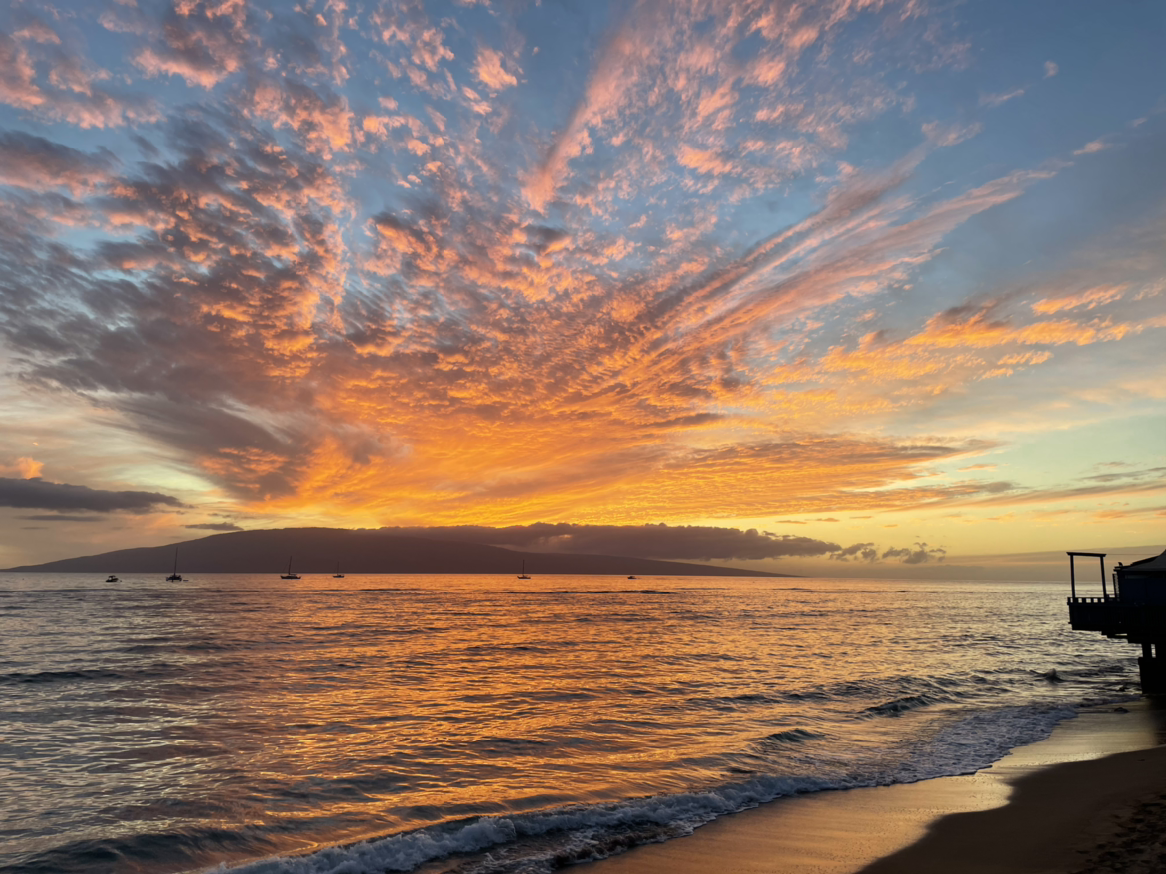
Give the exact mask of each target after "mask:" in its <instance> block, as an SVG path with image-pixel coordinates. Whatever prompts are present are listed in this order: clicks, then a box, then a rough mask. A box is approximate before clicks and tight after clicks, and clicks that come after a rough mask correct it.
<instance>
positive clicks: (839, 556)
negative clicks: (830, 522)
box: [830, 520, 879, 562]
mask: <svg viewBox="0 0 1166 874" xmlns="http://www.w3.org/2000/svg"><path fill="white" fill-rule="evenodd" d="M834 521H837V520H834ZM878 557H879V551H878V550H877V549H876V548H875V545H874V544H873V543H852V544H850V546H848V547H846V548H845V549H840V550H838V552H836V553H834V554H833V555H831V556H830V558H832V559H834V560H835V561H852V560H853V561H870V562H873V561H876V560H877V559H878Z"/></svg>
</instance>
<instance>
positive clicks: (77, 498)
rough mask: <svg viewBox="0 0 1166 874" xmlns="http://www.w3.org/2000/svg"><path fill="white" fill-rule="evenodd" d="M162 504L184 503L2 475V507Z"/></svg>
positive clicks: (97, 508) (140, 508)
mask: <svg viewBox="0 0 1166 874" xmlns="http://www.w3.org/2000/svg"><path fill="white" fill-rule="evenodd" d="M159 506H164V507H181V506H184V505H183V503H182V502H181V501H180V500H178V498H175V497H172V496H171V495H163V494H161V493H160V492H130V491H126V492H114V491H106V490H104V489H91V488H89V486H74V485H70V484H68V483H51V482H47V481H46V480H43V479H41V478H40V477H34V478H32V479H12V478H11V477H0V507H20V508H22V509H29V510H89V511H90V512H95V513H111V512H114V511H116V510H128V511H130V512H137V513H146V512H149V511H151V510H154V509H155V508H157V507H159ZM54 518H59V517H54Z"/></svg>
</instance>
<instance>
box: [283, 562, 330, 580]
mask: <svg viewBox="0 0 1166 874" xmlns="http://www.w3.org/2000/svg"><path fill="white" fill-rule="evenodd" d="M287 569H288V570H289V571H290V570H291V562H290V561H289V562H288V564H287ZM332 577H333V579H337V580H341V579H344V574H342V573H340V559H336V573H334V574H332Z"/></svg>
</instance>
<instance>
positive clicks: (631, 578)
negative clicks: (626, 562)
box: [628, 574, 639, 580]
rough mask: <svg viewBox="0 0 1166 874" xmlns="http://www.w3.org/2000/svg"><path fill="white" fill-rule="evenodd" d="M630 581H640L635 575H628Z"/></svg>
mask: <svg viewBox="0 0 1166 874" xmlns="http://www.w3.org/2000/svg"><path fill="white" fill-rule="evenodd" d="M628 579H629V580H638V579H639V577H637V576H636V575H635V574H628Z"/></svg>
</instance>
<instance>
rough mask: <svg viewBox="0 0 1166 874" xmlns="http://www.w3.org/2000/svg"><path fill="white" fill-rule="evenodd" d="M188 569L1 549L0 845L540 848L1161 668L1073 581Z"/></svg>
mask: <svg viewBox="0 0 1166 874" xmlns="http://www.w3.org/2000/svg"><path fill="white" fill-rule="evenodd" d="M161 576H162V575H160V574H159V575H158V577H159V578H157V579H155V578H152V577H150V578H147V577H144V576H143V577H130V578H129V579H127V580H125V581H124V582H122V583H120V584H118V585H108V584H104V583H101V584H98V583H96V582H91V581H89V580H87V579H86V578H85V577H84V576H83V575H78V574H28V575H23V576H20V575H6V576H2V577H0V639H3V640H4V646H3V649H0V700H2V701H3V706H2V707H0V720H2V727H0V785H2V786H3V787H4V791H3V793H2V797H0V811H2V812H3V815H2V816H0V872H4V874H16V872H19V874H33V872H36V874H49V872H53V874H72V872H86V874H102V872H109V874H115V872H116V874H127V872H133V874H138V872H149V874H171V872H185V871H207V870H220V871H234V872H248V874H293V872H294V874H328V872H337V874H338V872H346V874H362V872H368V874H374V872H375V874H379V872H383V871H402V872H409V871H415V870H417V869H419V868H424V870H425V874H436V872H451V874H452V872H456V874H500V872H514V874H519V872H522V874H539V872H550V871H554V870H556V869H558V868H561V867H563V866H565V865H568V864H571V863H573V862H578V861H583V860H588V859H596V858H602V857H604V856H608V855H611V854H613V853H618V852H621V851H623V850H625V849H627V848H629V847H632V846H635V845H637V844H642V843H646V842H651V841H659V840H666V839H668V838H671V837H676V836H680V835H684V834H688V833H690V832H691V831H692V830H693V829H694V828H697V827H699V826H700V825H702V824H704V823H706V822H708V821H710V820H712V819H715V818H716V817H718V816H722V815H724V814H728V813H733V812H735V811H739V810H742V809H745V808H748V807H752V806H755V805H757V804H761V803H764V802H766V801H770V800H772V799H774V798H778V797H780V796H784V795H790V794H794V793H802V792H813V791H817V790H821V789H828V788H847V787H857V786H873V785H882V784H887V783H893V782H903V781H914V780H920V779H925V778H928V777H934V776H941V775H949V774H960V773H968V772H971V771H974V770H976V769H978V768H981V767H984V766H985V765H987V764H989V763H991V762H992V761H995V760H996V759H998V758H1000V757H1001V756H1002V755H1004V754H1005V753H1006V752H1008V750H1009V749H1011V748H1013V747H1015V746H1018V745H1020V744H1024V743H1028V742H1031V741H1035V740H1039V739H1041V738H1043V737H1045V736H1047V735H1048V733H1049V732H1050V731H1051V730H1052V728H1053V726H1055V725H1056V723H1057V722H1059V721H1060V720H1062V719H1065V718H1067V717H1071V716H1073V715H1074V714H1075V712H1076V710H1077V708H1078V707H1080V706H1081V705H1082V704H1086V703H1098V702H1102V701H1113V700H1121V699H1122V698H1124V697H1128V696H1129V695H1130V694H1131V693H1130V691H1129V689H1130V688H1132V687H1133V684H1134V680H1135V677H1136V660H1135V656H1136V653H1135V652H1134V651H1133V649H1132V648H1129V647H1125V646H1122V645H1120V644H1116V643H1114V642H1112V641H1106V640H1105V639H1104V638H1097V637H1096V636H1094V635H1079V634H1074V633H1073V632H1072V631H1070V630H1069V629H1068V625H1067V621H1066V616H1065V607H1064V596H1065V594H1066V593H1065V591H1064V588H1065V587H1064V586H1061V585H1054V584H1041V583H1010V584H1005V583H958V582H950V583H949V582H942V583H939V582H926V583H924V582H902V581H893V582H883V581H855V580H828V579H821V580H819V579H813V580H809V579H796V580H795V579H789V580H782V579H764V580H760V579H758V580H751V579H735V578H724V577H717V578H653V579H652V580H651V581H650V583H647V587H645V583H644V581H640V582H639V586H640V587H636V588H633V587H629V585H628V583H627V581H625V580H622V579H616V578H597V577H569V576H558V577H542V578H538V577H536V578H535V579H533V580H530V581H516V580H513V579H497V578H490V577H473V576H457V577H443V576H349V577H347V578H345V579H332V578H330V577H305V578H304V579H302V580H300V581H290V582H289V581H283V580H279V579H273V578H269V577H259V576H230V575H207V576H205V577H202V578H199V579H196V580H193V581H187V582H184V583H167V582H163V581H162V580H161V579H160V577H161Z"/></svg>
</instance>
